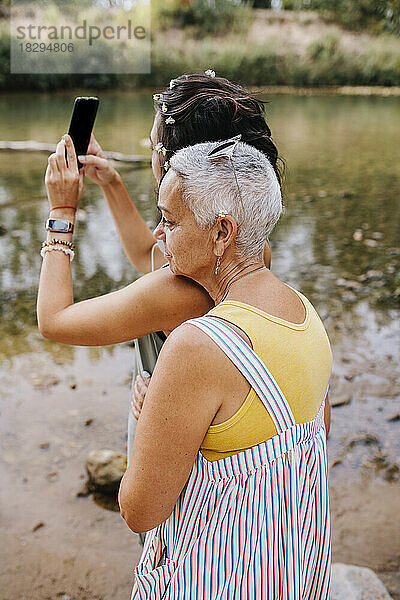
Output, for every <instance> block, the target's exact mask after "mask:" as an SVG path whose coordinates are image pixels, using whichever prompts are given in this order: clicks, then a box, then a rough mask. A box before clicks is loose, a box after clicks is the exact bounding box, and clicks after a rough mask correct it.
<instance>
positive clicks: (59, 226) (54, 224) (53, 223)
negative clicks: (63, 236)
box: [46, 219, 73, 233]
mask: <svg viewBox="0 0 400 600" xmlns="http://www.w3.org/2000/svg"><path fill="white" fill-rule="evenodd" d="M71 225H72V224H71V223H70V222H69V221H64V219H49V220H48V221H47V223H46V229H47V230H48V231H54V232H57V233H64V232H65V233H69V232H70V231H73V227H72V226H71Z"/></svg>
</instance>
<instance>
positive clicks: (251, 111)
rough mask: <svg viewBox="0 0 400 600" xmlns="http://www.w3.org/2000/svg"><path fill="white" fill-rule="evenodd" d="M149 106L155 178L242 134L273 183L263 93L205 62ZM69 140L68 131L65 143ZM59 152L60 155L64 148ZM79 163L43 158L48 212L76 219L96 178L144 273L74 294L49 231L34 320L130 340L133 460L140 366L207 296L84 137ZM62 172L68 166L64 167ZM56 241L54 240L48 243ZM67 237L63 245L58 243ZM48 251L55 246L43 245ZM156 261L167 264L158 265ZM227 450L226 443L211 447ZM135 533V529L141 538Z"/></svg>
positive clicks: (274, 154)
mask: <svg viewBox="0 0 400 600" xmlns="http://www.w3.org/2000/svg"><path fill="white" fill-rule="evenodd" d="M154 100H155V108H156V114H155V119H154V123H153V127H152V131H151V136H150V137H151V143H152V147H153V155H152V168H153V173H154V176H155V178H156V181H157V184H158V185H160V183H161V181H162V179H163V176H164V175H165V173H166V172H167V171H168V166H169V159H170V158H171V157H172V155H173V154H174V153H175V152H176V151H178V150H180V149H182V148H184V147H187V146H190V145H193V144H196V143H199V142H205V141H219V140H223V139H227V138H230V137H232V136H235V135H237V134H241V136H242V140H243V141H244V142H246V143H247V144H249V145H251V146H253V147H254V148H256V149H257V150H259V151H260V152H262V154H263V155H265V157H266V158H267V159H268V160H269V162H270V164H271V165H272V167H273V169H274V172H275V174H276V176H277V179H278V182H279V183H280V181H281V179H280V170H279V158H278V151H277V149H276V146H275V144H274V142H273V141H272V138H271V131H270V129H269V127H268V125H267V123H266V121H265V117H264V112H263V110H264V104H265V103H264V102H263V101H261V100H258V99H256V98H255V97H254V96H253V95H252V94H251V93H250V92H248V91H246V90H245V89H244V88H243V87H241V86H239V85H236V84H233V83H231V82H230V81H228V80H227V79H225V78H222V77H216V76H215V74H214V73H213V72H212V71H206V72H205V73H190V74H185V75H182V76H180V77H178V78H176V79H175V80H172V81H171V82H170V85H169V87H168V88H167V89H166V90H164V92H162V93H161V94H155V96H154ZM65 144H66V145H67V147H69V146H70V144H71V140H70V139H69V138H68V136H67V141H66V142H65ZM63 156H64V155H63ZM79 159H80V160H81V162H82V163H83V164H84V165H85V166H84V168H83V169H82V170H81V172H80V175H79V181H77V180H75V179H74V178H73V176H72V175H71V180H70V181H64V182H60V180H59V179H58V180H56V179H55V178H54V174H52V173H51V167H52V166H53V167H56V168H57V169H58V171H60V170H61V168H62V167H63V160H64V158H63V157H61V155H60V151H58V153H56V154H54V155H52V156H50V157H49V168H48V171H47V174H46V186H47V191H48V196H49V201H50V211H51V214H50V216H51V218H53V219H63V220H66V221H68V222H69V223H71V228H73V223H74V221H75V215H76V210H75V209H72V208H65V207H66V206H68V205H70V204H71V203H70V202H69V197H70V196H71V194H72V189H74V186H75V187H76V186H78V198H79V197H80V194H81V191H82V188H83V177H84V175H86V176H87V177H89V178H90V179H91V180H92V181H94V182H95V183H97V184H99V185H100V186H101V188H102V190H103V193H104V195H105V197H106V199H107V202H108V204H109V207H110V210H111V213H112V215H113V218H114V221H115V223H116V226H117V230H118V233H119V236H120V239H121V241H122V244H123V247H124V250H125V253H126V255H127V257H128V259H129V260H130V262H131V264H132V265H133V266H134V267H135V268H136V269H137V270H138V271H140V272H142V273H145V275H144V276H143V277H141V278H140V279H138V280H136V281H135V282H133V283H132V284H130V285H128V286H127V287H125V288H124V289H121V290H118V291H116V292H112V293H110V294H106V295H104V296H101V297H98V298H91V299H89V300H85V301H83V302H79V303H74V301H73V292H72V278H71V270H70V266H69V265H70V263H69V261H68V260H66V259H64V256H63V254H65V253H67V252H68V255H69V257H71V256H72V252H73V250H72V249H71V248H69V247H68V244H71V235H72V234H71V233H68V234H63V233H59V232H57V233H56V234H55V233H54V232H52V231H50V232H49V235H48V239H47V242H46V246H45V248H44V249H43V250H42V252H43V257H44V261H43V267H42V272H41V278H40V285H39V295H38V323H39V328H40V331H41V333H42V334H43V335H44V336H45V337H47V338H50V339H52V340H55V341H59V342H62V343H66V344H73V345H86V346H100V345H107V344H114V343H119V342H124V341H127V340H132V339H135V340H136V341H135V354H136V364H135V376H136V378H135V379H136V381H135V386H134V389H135V397H134V402H133V404H132V410H130V411H129V421H128V449H127V454H128V465H129V464H130V463H131V459H132V448H133V439H134V434H135V428H136V420H135V418H136V419H137V418H138V417H139V412H140V409H141V406H142V403H143V397H144V394H145V392H146V389H147V386H148V384H149V378H147V377H146V378H144V377H142V375H143V373H144V372H147V373H148V374H151V373H152V372H153V369H154V366H155V363H156V360H157V357H158V354H159V352H160V350H161V347H162V345H163V343H164V341H165V339H166V335H168V333H169V332H171V331H172V330H174V329H175V328H176V327H177V326H179V325H180V324H181V323H183V322H184V321H186V320H188V319H190V318H195V317H199V316H202V315H204V314H205V313H207V312H208V311H209V310H210V309H211V308H212V307H213V306H214V301H213V299H212V298H211V297H210V296H209V294H208V293H207V292H206V290H205V289H204V288H202V287H201V286H200V285H199V284H198V283H196V282H195V281H193V280H190V279H188V278H185V277H180V276H176V275H174V274H173V273H172V272H171V270H170V268H169V267H168V265H166V264H165V263H166V257H165V255H164V253H163V251H162V248H160V247H159V246H158V245H157V243H156V241H155V238H154V236H153V233H152V231H151V230H150V229H149V228H148V226H147V225H146V223H145V222H144V220H143V219H142V217H141V216H140V214H139V212H138V210H137V209H136V207H135V205H134V203H133V202H132V201H131V199H130V196H129V194H128V192H127V190H126V188H125V186H124V184H123V183H122V180H121V177H120V176H119V174H118V173H117V171H116V170H115V169H114V168H113V167H112V166H111V164H110V163H109V162H108V161H107V159H106V158H105V156H104V154H103V152H102V150H101V147H100V146H99V144H98V143H97V141H96V140H95V138H94V137H93V136H92V138H91V142H90V145H89V148H88V154H87V155H86V156H84V157H79ZM66 172H67V173H68V170H67V171H66ZM55 239H57V240H61V242H62V243H61V244H57V243H55V241H54V240H55ZM64 244H66V245H64ZM47 250H59V251H58V252H57V251H56V252H47ZM264 263H265V264H266V265H267V266H268V267H269V265H270V249H269V246H268V243H266V244H265V250H264ZM162 266H165V267H166V268H160V267H162ZM220 450H222V451H229V448H228V447H227V448H220ZM143 539H144V536H141V541H142V543H143Z"/></svg>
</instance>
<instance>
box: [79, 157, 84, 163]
mask: <svg viewBox="0 0 400 600" xmlns="http://www.w3.org/2000/svg"><path fill="white" fill-rule="evenodd" d="M78 160H80V161H81V163H83V162H85V160H86V156H78Z"/></svg>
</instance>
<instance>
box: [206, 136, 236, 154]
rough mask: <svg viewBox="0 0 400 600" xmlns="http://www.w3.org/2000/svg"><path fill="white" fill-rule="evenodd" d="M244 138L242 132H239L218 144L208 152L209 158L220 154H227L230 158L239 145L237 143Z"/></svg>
mask: <svg viewBox="0 0 400 600" xmlns="http://www.w3.org/2000/svg"><path fill="white" fill-rule="evenodd" d="M241 139H242V134H241V133H239V134H238V135H235V136H234V137H232V138H230V139H229V140H224V141H223V142H221V143H219V144H217V145H216V146H215V147H214V148H213V149H212V150H211V151H210V152H209V153H208V154H207V158H210V159H213V158H219V157H220V156H226V157H227V158H230V157H231V156H232V154H233V152H234V150H235V148H236V146H237V144H238V143H239V142H240V140H241Z"/></svg>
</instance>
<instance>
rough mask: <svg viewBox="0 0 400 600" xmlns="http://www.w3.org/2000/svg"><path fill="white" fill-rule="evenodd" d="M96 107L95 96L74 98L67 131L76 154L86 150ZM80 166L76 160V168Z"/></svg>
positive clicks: (96, 100)
mask: <svg viewBox="0 0 400 600" xmlns="http://www.w3.org/2000/svg"><path fill="white" fill-rule="evenodd" d="M98 108H99V99H98V98H96V97H95V96H91V97H86V96H79V97H78V98H75V102H74V109H73V111H72V117H71V122H70V124H69V129H68V133H69V135H70V136H71V138H72V141H73V142H74V146H75V152H76V156H80V155H83V154H86V152H87V149H88V146H89V141H90V134H91V133H92V129H93V125H94V120H95V118H96V114H97V109H98ZM81 167H83V164H82V163H81V162H79V160H78V169H80V168H81Z"/></svg>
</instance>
